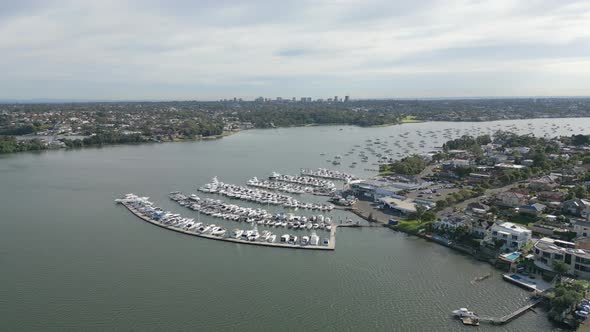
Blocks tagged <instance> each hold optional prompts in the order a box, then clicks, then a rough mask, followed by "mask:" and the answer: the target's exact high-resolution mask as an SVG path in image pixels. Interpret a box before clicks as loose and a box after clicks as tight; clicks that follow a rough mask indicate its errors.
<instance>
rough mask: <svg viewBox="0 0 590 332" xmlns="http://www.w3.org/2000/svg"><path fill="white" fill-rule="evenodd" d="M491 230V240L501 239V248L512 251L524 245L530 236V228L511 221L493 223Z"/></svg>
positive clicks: (529, 239)
mask: <svg viewBox="0 0 590 332" xmlns="http://www.w3.org/2000/svg"><path fill="white" fill-rule="evenodd" d="M491 231H492V241H494V242H497V241H502V242H503V244H502V249H510V250H512V251H514V250H519V249H520V248H522V247H524V246H525V245H526V244H527V243H528V242H529V241H531V238H532V232H531V230H530V229H528V228H526V227H523V226H520V225H516V224H513V223H511V222H504V223H501V224H494V225H493V226H492V230H491Z"/></svg>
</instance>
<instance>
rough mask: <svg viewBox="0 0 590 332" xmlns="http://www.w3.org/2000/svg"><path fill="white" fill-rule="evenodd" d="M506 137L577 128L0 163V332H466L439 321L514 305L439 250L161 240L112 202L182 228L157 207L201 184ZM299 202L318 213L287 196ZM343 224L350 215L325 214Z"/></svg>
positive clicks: (246, 143) (332, 132) (375, 232)
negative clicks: (397, 143)
mask: <svg viewBox="0 0 590 332" xmlns="http://www.w3.org/2000/svg"><path fill="white" fill-rule="evenodd" d="M574 123H575V125H574ZM513 124H514V125H516V126H517V127H516V128H517V130H519V132H521V133H524V132H527V131H533V132H535V133H536V134H537V135H543V134H545V133H549V134H567V135H570V134H573V133H577V132H581V131H582V129H583V128H584V127H588V125H589V124H590V119H575V120H573V119H552V120H545V119H540V120H526V121H511V122H502V121H499V122H488V123H419V124H407V125H402V126H392V127H382V128H357V127H340V126H330V127H310V128H291V129H277V130H252V131H246V132H242V133H239V134H237V135H233V136H230V137H227V138H224V139H222V140H216V141H207V142H190V143H169V144H154V145H139V146H114V147H105V148H96V149H84V150H76V151H50V152H42V153H23V154H15V155H9V156H1V157H0V185H1V186H0V208H1V210H0V211H2V216H1V218H0V222H1V224H2V232H0V266H1V267H2V271H1V273H0V285H2V287H0V313H2V315H1V317H2V319H1V320H0V330H2V331H39V330H43V331H47V330H55V331H63V330H138V331H146V330H176V331H177V330H242V331H260V330H276V329H286V330H332V331H354V330H361V329H364V330H387V331H391V330H398V331H409V330H425V331H426V330H429V331H432V330H436V331H440V330H457V331H459V330H465V331H467V330H472V329H471V328H468V327H464V326H462V325H461V324H460V323H459V322H458V321H456V320H454V319H451V318H450V317H449V312H450V311H451V310H454V309H457V308H459V307H464V306H467V307H469V308H471V309H473V310H476V311H477V312H478V313H480V314H482V315H486V316H502V315H504V314H506V313H508V312H510V311H511V310H514V309H516V308H518V307H519V306H520V305H522V304H523V303H525V302H526V300H527V298H528V295H529V293H527V292H525V291H523V290H521V289H520V288H517V287H515V286H513V285H511V284H508V283H506V282H504V281H502V280H501V274H500V272H499V271H496V270H493V269H492V267H491V266H489V265H488V264H485V263H481V262H477V261H475V260H473V259H471V258H469V257H466V256H463V255H461V254H459V253H456V252H454V251H451V250H449V249H447V248H445V247H443V246H440V245H437V244H434V243H429V242H426V241H424V240H421V239H417V238H414V237H408V236H406V235H404V234H400V233H396V232H393V231H390V230H387V229H381V228H368V229H340V230H338V233H337V246H336V250H335V251H334V252H314V251H298V250H287V249H276V248H265V247H256V246H245V245H236V244H230V243H225V242H218V241H211V240H206V239H200V238H195V237H191V236H186V235H182V234H178V233H175V232H171V231H166V230H163V229H161V228H158V227H155V226H153V225H150V224H148V223H145V222H142V221H140V220H139V219H138V218H136V217H134V216H133V215H131V214H130V213H129V212H128V211H127V210H125V209H124V208H123V207H121V206H117V205H115V204H114V203H113V199H114V198H116V197H118V196H120V195H121V194H123V193H127V192H135V193H139V194H142V195H147V196H150V197H151V198H152V200H153V201H155V202H156V203H157V204H158V205H160V206H163V207H165V208H168V209H171V210H173V211H176V212H178V213H182V214H183V215H186V216H192V217H194V218H197V217H198V216H197V214H196V213H195V212H192V211H190V210H187V209H185V208H182V207H180V206H178V205H176V204H175V203H174V202H171V201H169V200H168V199H167V194H168V192H170V191H173V190H181V191H184V192H185V193H193V192H196V188H197V187H198V186H200V185H202V184H204V183H206V182H208V181H209V180H210V178H211V177H212V176H215V175H217V176H218V177H219V178H220V180H222V181H225V182H228V183H239V184H244V183H245V181H246V180H247V179H248V178H250V177H251V176H259V177H264V176H266V175H268V174H269V173H270V172H271V171H273V170H276V171H279V172H283V173H296V172H297V171H298V170H299V168H300V167H320V166H330V168H338V169H340V170H344V171H349V172H353V173H356V174H357V175H361V176H365V175H369V174H373V172H371V171H364V170H363V169H364V168H366V167H369V168H370V167H373V168H375V167H376V166H370V164H369V165H366V164H365V165H366V166H365V165H363V164H361V163H360V162H359V166H357V168H355V169H351V168H349V167H348V165H349V164H350V162H351V161H352V160H353V159H352V157H353V156H354V157H355V158H357V157H356V153H355V154H354V155H352V156H349V157H346V156H343V165H341V166H339V167H334V166H332V165H331V164H328V163H327V162H326V159H331V157H333V156H334V155H336V154H344V153H346V152H347V151H349V150H350V149H351V147H353V146H354V145H355V144H360V145H362V146H364V142H365V140H367V139H375V138H380V139H382V140H390V142H392V140H393V138H390V137H389V136H392V135H393V136H395V137H397V135H399V134H400V133H404V132H410V133H409V136H408V140H416V141H419V140H421V139H425V140H426V141H427V144H425V147H424V148H414V149H412V152H414V151H421V150H424V151H428V150H431V149H432V146H435V145H437V144H438V145H440V144H442V142H444V141H445V139H444V138H442V137H438V136H437V138H433V137H430V135H426V136H425V137H419V136H417V134H416V131H418V130H420V131H421V132H422V133H425V132H427V131H430V130H432V131H440V130H442V129H444V128H452V135H453V136H457V135H461V134H463V133H467V132H471V131H473V132H476V131H478V130H479V132H480V133H484V132H486V133H487V132H488V131H489V132H492V131H495V130H496V129H499V128H507V126H508V125H513ZM553 124H556V125H558V126H559V128H557V129H555V131H554V130H553V129H551V128H552V125H553ZM457 129H458V130H459V131H458V132H457ZM570 129H572V130H573V131H570ZM437 135H438V134H437ZM439 136H440V135H439ZM435 140H437V141H439V143H434V141H435ZM404 144H405V143H404ZM393 148H394V152H397V151H402V149H403V148H404V146H403V145H402V147H401V148H397V147H393ZM357 150H358V148H357ZM320 153H326V156H320ZM201 196H202V194H201ZM218 198H220V199H221V197H218ZM312 199H313V200H316V201H322V198H317V197H308V196H303V197H302V198H301V200H312ZM240 204H243V205H248V204H246V203H240ZM270 208H271V210H277V209H276V208H273V207H272V206H271V207H270ZM297 213H299V214H306V215H309V213H305V212H304V211H301V210H300V211H297ZM347 216H348V217H351V218H353V219H354V218H355V217H354V216H353V215H349V214H347V213H345V212H336V213H334V214H333V217H334V218H335V219H338V218H345V217H347ZM201 218H202V219H204V220H206V221H208V222H215V223H217V224H223V222H221V221H219V220H218V219H207V218H208V217H204V216H201ZM226 225H227V226H228V227H231V226H233V224H232V223H231V222H227V224H226ZM234 227H235V226H234ZM490 272H491V273H493V276H492V277H491V278H488V279H486V280H484V281H482V282H478V283H473V284H472V283H471V281H472V280H473V279H474V278H476V277H478V276H483V275H485V274H487V273H490ZM479 329H480V330H495V331H509V330H510V331H517V330H518V331H541V330H551V329H553V327H552V325H551V324H550V322H549V321H548V320H547V319H546V316H545V315H543V314H534V313H527V314H525V315H524V316H523V317H521V318H519V319H517V320H516V321H514V322H512V323H510V324H509V325H507V326H504V327H494V326H488V325H483V324H482V326H481V327H480V328H479Z"/></svg>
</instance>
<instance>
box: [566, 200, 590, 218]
mask: <svg viewBox="0 0 590 332" xmlns="http://www.w3.org/2000/svg"><path fill="white" fill-rule="evenodd" d="M561 209H562V210H563V212H564V213H566V214H571V215H573V216H577V217H582V218H587V217H588V216H590V201H587V200H584V199H581V198H574V199H570V200H568V201H565V202H563V204H562V205H561Z"/></svg>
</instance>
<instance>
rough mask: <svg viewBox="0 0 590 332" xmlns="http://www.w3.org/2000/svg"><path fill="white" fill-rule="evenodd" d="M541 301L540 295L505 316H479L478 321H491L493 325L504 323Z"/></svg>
mask: <svg viewBox="0 0 590 332" xmlns="http://www.w3.org/2000/svg"><path fill="white" fill-rule="evenodd" d="M542 301H543V298H542V297H539V298H537V299H535V300H533V301H532V302H530V303H529V304H527V305H525V306H524V307H521V308H519V309H517V310H515V311H513V312H511V313H509V314H507V315H505V316H502V317H499V318H495V317H479V321H481V322H486V323H491V324H493V325H504V324H506V323H508V322H510V321H511V320H513V319H515V318H517V317H519V316H520V315H522V314H524V313H525V312H527V311H528V310H529V309H532V308H533V307H535V306H536V305H537V304H539V303H541V302H542Z"/></svg>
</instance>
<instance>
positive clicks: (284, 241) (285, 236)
mask: <svg viewBox="0 0 590 332" xmlns="http://www.w3.org/2000/svg"><path fill="white" fill-rule="evenodd" d="M287 242H289V234H284V235H281V243H287Z"/></svg>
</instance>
